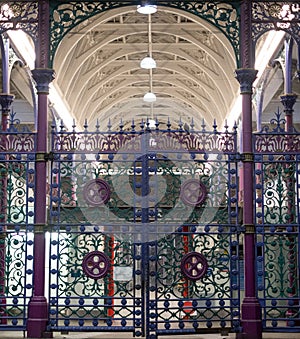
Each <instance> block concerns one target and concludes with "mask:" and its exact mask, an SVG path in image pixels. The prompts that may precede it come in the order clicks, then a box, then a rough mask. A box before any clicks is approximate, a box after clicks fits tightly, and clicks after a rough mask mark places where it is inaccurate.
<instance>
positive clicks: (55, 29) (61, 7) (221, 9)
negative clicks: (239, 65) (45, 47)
mask: <svg viewBox="0 0 300 339" xmlns="http://www.w3.org/2000/svg"><path fill="white" fill-rule="evenodd" d="M137 4H139V2H138V1H105V2H103V1H101V2H100V1H88V0H86V1H65V2H64V3H63V4H62V3H61V1H51V8H52V9H51V13H52V14H51V42H50V53H51V63H53V60H54V55H55V52H56V49H57V47H58V45H59V43H60V41H61V40H62V39H63V37H64V36H65V35H66V34H67V33H68V32H69V31H70V30H72V29H73V28H74V27H76V26H77V25H78V24H79V23H81V22H83V21H84V20H87V19H88V18H90V17H93V16H95V15H97V14H99V13H101V12H104V11H107V10H110V9H113V8H118V7H123V6H136V5H137ZM159 6H166V7H170V8H177V9H180V10H184V11H186V12H190V13H192V14H195V15H197V16H199V17H202V18H203V19H205V20H207V21H208V22H210V23H211V24H213V25H214V26H216V27H217V28H218V29H219V30H220V31H221V32H222V33H223V34H224V35H225V36H226V37H227V38H228V40H229V41H230V43H231V44H232V46H233V48H234V51H235V55H236V60H237V62H238V60H239V45H240V43H239V25H240V24H239V8H240V3H239V2H238V1H237V2H233V1H214V2H198V1H159Z"/></svg>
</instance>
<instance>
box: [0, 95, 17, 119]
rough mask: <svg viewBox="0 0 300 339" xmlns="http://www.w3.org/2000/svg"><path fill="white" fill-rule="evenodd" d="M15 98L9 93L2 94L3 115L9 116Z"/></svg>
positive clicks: (0, 99) (0, 98)
mask: <svg viewBox="0 0 300 339" xmlns="http://www.w3.org/2000/svg"><path fill="white" fill-rule="evenodd" d="M14 98H15V96H14V95H13V94H8V93H0V105H1V107H2V114H3V115H8V114H9V110H10V106H11V104H12V102H13V101H14Z"/></svg>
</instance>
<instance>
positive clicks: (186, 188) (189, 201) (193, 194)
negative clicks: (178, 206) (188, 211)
mask: <svg viewBox="0 0 300 339" xmlns="http://www.w3.org/2000/svg"><path fill="white" fill-rule="evenodd" d="M206 196H207V190H206V187H205V185H204V184H203V183H202V182H201V181H200V180H198V179H188V180H186V181H185V182H184V183H183V184H182V185H181V189H180V198H181V200H182V201H183V203H184V204H186V205H189V206H197V205H200V204H202V203H203V202H204V200H205V199H206Z"/></svg>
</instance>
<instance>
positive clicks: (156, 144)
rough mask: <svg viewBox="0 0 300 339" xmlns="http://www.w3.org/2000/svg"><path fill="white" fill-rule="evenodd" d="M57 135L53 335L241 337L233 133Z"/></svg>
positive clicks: (147, 131) (52, 250)
mask: <svg viewBox="0 0 300 339" xmlns="http://www.w3.org/2000/svg"><path fill="white" fill-rule="evenodd" d="M214 128H215V129H214V131H212V132H207V131H206V130H205V129H203V131H201V132H197V131H193V130H192V131H190V132H189V133H187V132H186V131H184V130H183V129H182V125H180V126H179V128H178V129H177V130H172V129H171V125H168V129H167V130H160V129H159V124H158V123H157V128H156V129H155V130H151V129H150V128H149V126H148V125H147V124H144V123H142V124H141V128H140V129H139V130H136V129H135V126H134V124H133V125H132V130H131V131H127V130H126V131H125V130H124V129H123V126H120V131H118V132H112V131H107V132H101V131H99V129H97V130H96V131H94V132H89V131H88V130H87V129H86V130H85V132H82V133H78V132H75V131H73V132H66V131H64V129H62V130H61V131H59V132H56V131H53V133H52V152H53V161H52V167H51V185H50V187H49V194H50V210H49V220H50V227H51V232H50V234H49V237H50V245H49V246H50V248H49V249H50V254H49V272H50V273H49V276H50V278H49V279H50V280H49V303H50V306H49V310H50V322H49V330H64V331H76V330H81V331H82V330H89V331H130V332H134V334H135V336H137V337H138V336H146V337H147V338H156V336H157V335H158V334H166V333H177V332H178V333H182V332H187V333H189V332H190V333H196V332H200V331H208V330H210V331H216V332H218V331H220V329H223V330H225V329H226V330H229V331H236V332H238V331H239V330H240V323H239V314H240V309H239V307H240V292H239V284H240V264H239V263H240V258H239V249H240V244H239V241H240V226H239V218H238V216H239V208H238V197H237V194H238V181H237V162H236V161H235V159H236V133H235V132H233V133H230V132H228V130H227V129H226V130H225V132H223V133H220V132H218V131H217V129H216V126H214Z"/></svg>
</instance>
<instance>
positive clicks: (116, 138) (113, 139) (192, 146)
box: [52, 123, 236, 154]
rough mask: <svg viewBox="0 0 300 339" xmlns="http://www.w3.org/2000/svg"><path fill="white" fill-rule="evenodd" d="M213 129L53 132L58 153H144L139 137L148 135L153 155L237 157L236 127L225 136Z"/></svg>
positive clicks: (53, 144) (226, 130)
mask: <svg viewBox="0 0 300 339" xmlns="http://www.w3.org/2000/svg"><path fill="white" fill-rule="evenodd" d="M133 125H134V123H133ZM158 126H159V123H158ZM121 127H122V126H121ZM213 127H214V130H213V131H208V130H206V129H205V126H203V130H202V131H195V130H193V129H191V130H190V131H189V132H187V131H185V130H184V129H183V128H182V125H181V124H179V128H178V129H171V125H170V128H169V129H167V130H160V129H159V127H157V128H156V129H155V130H150V129H149V128H148V127H147V126H146V124H145V123H142V124H141V128H140V129H138V128H137V129H135V128H133V129H132V130H130V131H124V130H123V129H122V128H120V130H119V132H110V131H107V132H102V131H100V130H99V129H98V128H97V129H96V130H95V131H89V130H88V129H87V126H86V129H85V131H84V132H77V131H75V130H74V131H70V132H67V131H65V129H64V125H62V126H61V130H60V131H55V130H54V129H53V131H52V149H53V150H55V152H58V153H63V152H69V151H74V152H76V153H80V152H82V153H86V152H95V151H99V154H100V153H114V152H117V151H118V150H120V149H122V150H123V151H126V152H128V153H136V152H140V151H141V150H142V145H141V142H140V141H141V138H139V136H140V135H144V138H148V139H149V141H150V139H151V142H148V143H149V149H151V150H153V151H166V150H178V151H187V150H188V151H190V152H191V154H197V153H205V152H207V153H214V152H217V153H225V154H228V153H235V152H236V126H234V129H233V132H229V131H228V126H225V131H224V132H219V131H218V130H217V126H215V125H214V126H213ZM147 135H148V136H147Z"/></svg>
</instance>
